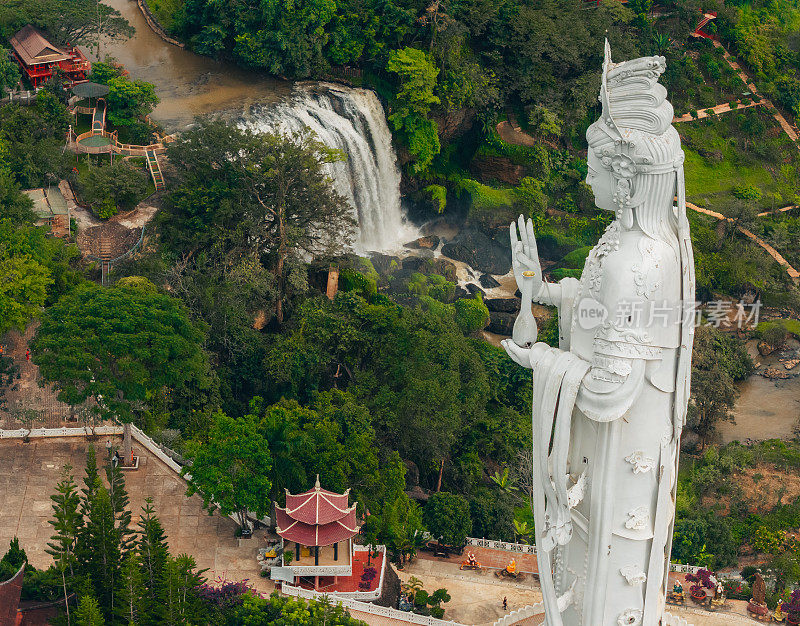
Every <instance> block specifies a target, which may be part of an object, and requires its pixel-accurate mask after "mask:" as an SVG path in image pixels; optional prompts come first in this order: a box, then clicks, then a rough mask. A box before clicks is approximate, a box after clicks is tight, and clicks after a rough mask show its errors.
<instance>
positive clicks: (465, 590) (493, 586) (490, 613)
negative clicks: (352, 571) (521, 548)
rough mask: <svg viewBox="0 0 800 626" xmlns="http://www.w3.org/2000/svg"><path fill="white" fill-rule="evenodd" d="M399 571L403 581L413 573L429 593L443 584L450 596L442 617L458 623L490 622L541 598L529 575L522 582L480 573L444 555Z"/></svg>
mask: <svg viewBox="0 0 800 626" xmlns="http://www.w3.org/2000/svg"><path fill="white" fill-rule="evenodd" d="M465 553H466V552H465ZM476 556H477V553H476ZM398 575H399V576H400V580H402V581H403V582H407V581H408V579H409V578H411V576H416V577H417V578H419V579H420V580H421V581H422V586H423V588H424V589H425V590H426V591H428V592H429V593H433V592H434V591H436V590H437V589H439V588H442V587H443V588H445V589H447V591H448V593H449V594H450V596H451V600H450V602H448V603H447V604H445V605H443V606H444V609H445V619H449V620H453V621H454V622H459V623H460V624H476V625H491V624H493V623H494V622H495V621H496V620H498V619H499V618H500V617H502V616H503V615H505V614H506V613H510V612H511V611H513V610H515V609H521V608H523V607H525V606H528V605H530V604H536V603H537V602H541V600H542V593H541V591H540V589H539V583H538V582H535V581H534V579H533V577H531V576H529V577H528V578H527V579H526V580H525V581H524V582H522V583H515V582H510V581H507V580H505V579H498V578H496V577H495V576H494V574H493V573H492V572H491V571H488V572H485V573H482V574H479V573H477V572H473V571H469V570H463V571H461V570H459V569H458V564H456V563H448V562H447V561H445V560H444V559H442V560H436V561H434V560H430V559H424V558H418V559H416V561H415V562H414V563H411V564H408V565H406V567H405V568H404V569H403V570H402V571H399V572H398ZM504 597H505V598H507V599H508V609H507V610H505V611H504V610H503V598H504Z"/></svg>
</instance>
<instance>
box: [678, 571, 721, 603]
mask: <svg viewBox="0 0 800 626" xmlns="http://www.w3.org/2000/svg"><path fill="white" fill-rule="evenodd" d="M685 578H686V581H687V582H690V583H692V586H691V587H690V588H689V594H690V595H691V596H692V600H694V601H695V602H697V603H699V604H704V603H705V601H706V598H707V596H708V593H707V590H709V589H714V586H715V585H716V583H717V579H716V577H715V576H714V573H713V572H710V571H709V570H707V569H705V568H703V569H699V570H697V573H695V574H692V573H691V572H689V573H688V574H686V576H685Z"/></svg>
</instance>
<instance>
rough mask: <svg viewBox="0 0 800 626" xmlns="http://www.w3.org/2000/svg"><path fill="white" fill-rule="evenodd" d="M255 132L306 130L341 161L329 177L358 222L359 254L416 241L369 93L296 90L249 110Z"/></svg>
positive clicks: (319, 86) (321, 86)
mask: <svg viewBox="0 0 800 626" xmlns="http://www.w3.org/2000/svg"><path fill="white" fill-rule="evenodd" d="M246 123H247V125H248V126H249V127H250V128H251V129H252V130H254V131H256V132H258V131H261V132H269V131H275V130H281V131H284V132H293V131H299V130H302V129H303V128H304V127H308V128H310V129H311V130H312V131H314V133H316V135H317V138H318V139H319V140H320V141H322V142H323V143H324V144H325V145H326V146H328V147H329V148H335V149H337V150H341V151H342V153H344V155H345V160H343V161H339V162H336V163H333V164H330V165H328V166H326V167H327V170H328V171H327V173H328V175H329V176H330V177H331V179H332V180H333V183H334V187H335V188H336V190H337V191H338V192H339V193H340V194H341V195H342V196H344V197H345V198H346V199H347V200H348V201H349V202H350V204H351V205H352V207H353V209H354V211H355V212H356V216H357V218H358V236H357V238H356V241H355V249H356V251H357V252H360V253H365V252H368V251H392V250H397V249H399V248H401V247H402V245H403V243H406V242H408V241H410V240H412V239H415V238H417V237H418V236H419V234H418V232H417V230H416V228H414V227H413V226H412V225H411V224H410V223H409V222H408V221H407V220H406V218H405V217H404V215H403V212H402V209H401V207H400V169H399V168H398V166H397V158H396V156H395V153H394V149H393V148H392V136H391V133H390V132H389V128H388V126H387V124H386V116H385V114H384V112H383V107H382V106H381V103H380V101H379V100H378V98H377V96H376V95H375V93H374V92H373V91H370V90H368V89H352V88H348V87H343V86H341V85H334V84H330V83H313V84H312V83H301V84H298V85H297V86H296V87H295V89H294V91H293V93H292V97H291V98H290V99H289V100H288V101H286V102H283V103H280V104H278V105H274V106H271V107H259V108H256V109H253V111H252V115H251V118H250V119H249V120H247V122H246Z"/></svg>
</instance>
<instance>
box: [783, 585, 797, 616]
mask: <svg viewBox="0 0 800 626" xmlns="http://www.w3.org/2000/svg"><path fill="white" fill-rule="evenodd" d="M782 610H784V611H786V612H787V613H788V614H789V615H788V617H789V619H791V620H792V621H793V622H797V621H800V589H795V590H794V591H792V595H791V596H789V601H788V602H784V603H783V609H782Z"/></svg>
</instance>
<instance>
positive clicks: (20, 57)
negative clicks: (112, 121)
mask: <svg viewBox="0 0 800 626" xmlns="http://www.w3.org/2000/svg"><path fill="white" fill-rule="evenodd" d="M9 43H10V44H11V49H12V51H13V55H14V59H15V60H16V62H17V63H18V64H19V67H20V69H21V70H22V72H23V74H25V76H27V77H28V80H30V82H31V84H32V85H33V86H34V87H38V86H39V85H41V84H42V83H44V82H47V81H48V80H50V79H51V78H52V77H53V72H54V71H55V70H56V69H60V70H61V71H62V72H64V74H65V75H66V77H67V80H68V81H69V84H70V85H74V84H75V83H79V82H82V81H85V80H86V77H87V76H88V75H89V72H90V71H91V69H92V64H91V63H89V60H88V59H87V58H86V57H85V56H84V54H83V52H81V51H80V50H78V48H76V47H68V48H59V47H58V46H56V45H55V44H52V43H50V42H49V41H48V40H47V38H46V37H45V36H44V35H43V34H42V33H41V32H40V31H39V30H37V29H36V28H34V27H33V26H31V25H30V24H28V25H27V26H25V27H24V28H23V29H22V30H20V31H19V32H18V33H17V34H16V35H14V36H13V37H11V39H9Z"/></svg>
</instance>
